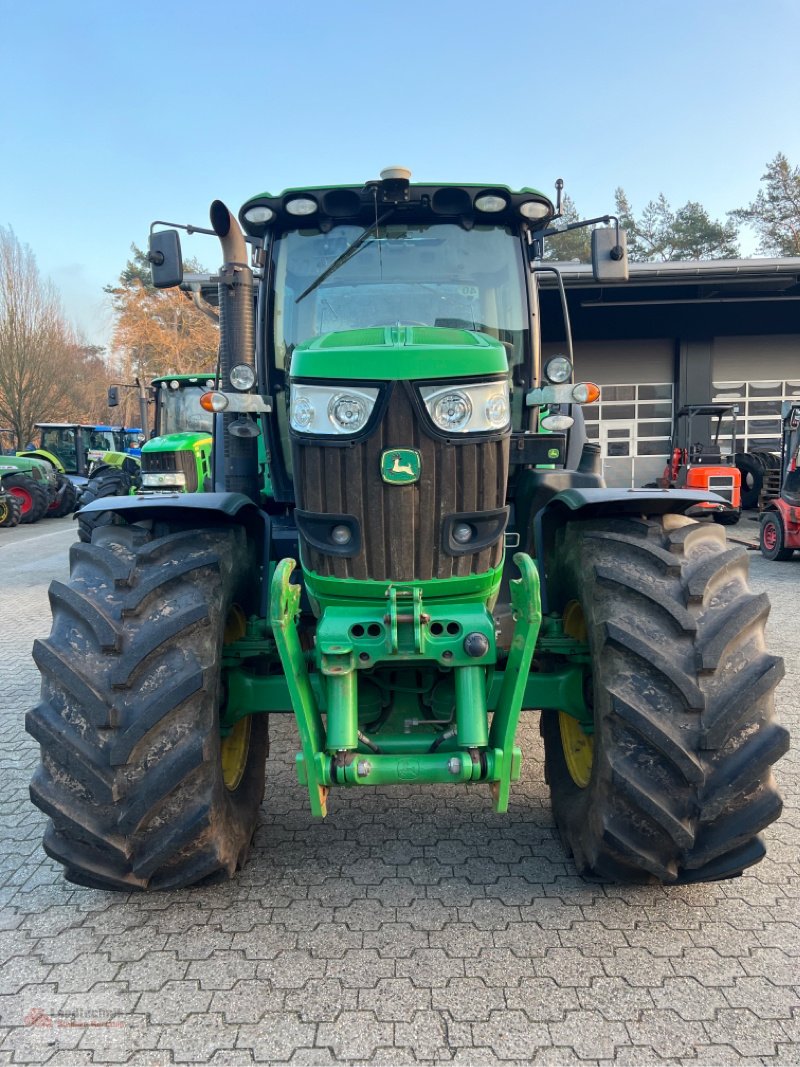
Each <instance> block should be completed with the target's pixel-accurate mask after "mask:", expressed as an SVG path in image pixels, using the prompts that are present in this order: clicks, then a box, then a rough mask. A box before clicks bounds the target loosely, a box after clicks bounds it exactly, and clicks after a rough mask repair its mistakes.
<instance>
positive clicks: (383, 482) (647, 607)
mask: <svg viewBox="0 0 800 1067" xmlns="http://www.w3.org/2000/svg"><path fill="white" fill-rule="evenodd" d="M409 179H410V175H409V173H408V172H406V171H403V170H402V169H400V168H395V169H392V170H391V171H384V172H383V174H382V175H381V177H380V179H377V180H375V181H369V182H367V183H366V184H365V185H354V186H347V187H314V188H307V189H292V190H289V191H287V192H284V193H282V194H280V195H278V196H273V195H270V194H266V193H265V194H263V195H260V196H256V197H254V198H253V199H251V200H250V201H248V202H247V203H246V204H245V205H244V206H243V207H242V209H241V211H240V213H239V221H237V219H236V218H235V217H234V216H233V215H232V214H231V213H230V212H229V210H228V209H227V208H226V207H225V206H224V205H223V204H222V203H221V202H220V201H215V202H214V203H213V204H212V207H211V227H212V230H213V232H214V233H215V234H216V235H217V236H218V237H219V240H220V242H221V245H222V256H223V261H224V262H223V266H222V268H221V269H220V271H219V275H218V285H219V307H220V341H221V345H220V376H219V383H220V387H218V388H211V389H209V390H208V391H207V393H206V394H205V395H204V396H203V397H202V399H201V404H202V407H203V409H204V410H205V411H208V412H214V413H216V414H217V415H218V416H220V418H218V419H217V420H216V423H215V430H214V462H213V463H212V466H211V473H210V475H209V479H210V483H209V491H206V492H187V493H174V494H172V493H167V494H162V493H153V494H152V495H145V496H142V495H137V496H130V497H126V498H117V499H114V500H113V501H107V500H104V501H102V502H101V501H98V502H97V503H96V504H90V505H89V506H88V507H89V509H93V508H95V509H98V510H99V509H100V508H103V509H108V508H112V509H113V511H114V513H115V514H116V515H117V516H118V518H119V523H118V524H115V525H111V526H107V527H105V528H103V529H98V530H97V531H96V532H95V533H94V535H93V538H92V541H91V543H90V544H76V545H74V546H73V548H72V554H71V576H70V579H69V581H68V582H66V583H62V582H59V581H55V582H53V584H52V586H51V589H50V601H51V605H52V610H53V624H52V630H51V633H50V636H49V637H48V638H47V639H46V640H41V641H37V642H36V644H35V646H34V658H35V660H36V663H37V665H38V667H39V670H40V672H41V675H42V692H41V700H40V702H39V703H38V704H37V706H36V707H35V708H33V709H32V710H31V711H30V712H29V714H28V718H27V729H28V731H29V732H30V733H31V734H32V735H33V737H34V738H36V739H37V740H38V742H39V743H40V745H41V753H42V759H41V763H40V765H39V768H38V770H37V771H36V773H35V776H34V778H33V781H32V784H31V796H32V798H33V801H34V803H35V804H36V805H37V806H38V807H39V808H41V809H42V810H43V811H44V812H45V813H46V814H47V815H48V816H49V819H50V821H49V824H48V827H47V830H46V832H45V836H44V848H45V850H46V851H47V853H48V854H49V855H50V856H51V857H53V858H54V859H56V860H57V861H58V862H59V863H61V864H62V865H63V866H64V869H65V874H66V877H67V878H68V879H70V880H72V881H74V882H77V883H79V884H84V885H90V886H97V887H103V888H118V889H131V888H140V889H167V888H174V887H180V886H188V885H191V884H195V883H199V882H202V881H204V880H206V879H208V878H218V877H220V876H228V875H232V874H233V873H234V872H235V871H236V869H237V868H238V867H240V866H241V865H242V864H243V863H244V861H245V859H246V857H247V854H248V850H249V848H250V845H251V841H252V838H253V833H254V830H255V827H256V822H257V819H258V813H259V808H260V805H261V802H262V798H263V795H264V787H265V773H266V760H267V755H268V749H269V741H268V723H269V716H270V715H292V716H294V718H295V721H296V724H297V729H298V735H299V751H298V754H297V758H296V769H297V775H298V780H299V782H300V783H301V784H302V786H303V787H304V789H305V790H306V792H307V796H308V802H309V808H310V813H311V815H313V816H317V817H323V816H325V814H326V812H327V811H328V808H329V806H330V805H332V804H335V802H336V794H337V792H338V791H340V790H346V789H370V788H372V787H375V786H379V787H381V788H382V789H392V788H395V787H400V788H401V789H404V788H406V787H407V786H408V785H409V784H415V785H424V786H434V787H436V788H440V789H445V788H448V787H449V788H453V787H456V788H457V792H456V794H455V797H458V796H461V795H463V788H464V787H469V788H471V789H475V790H478V791H479V792H481V793H482V794H483V795H485V797H486V802H487V804H490V805H491V806H492V807H493V809H494V810H495V811H497V812H504V811H506V810H507V808H508V805H509V803H510V802H512V785H513V783H514V782H515V781H516V780H517V779H518V778H519V777H520V773H521V760H522V753H521V751H520V749H519V747H518V745H517V743H516V736H517V726H518V723H519V719H520V716H521V715H523V714H524V715H529V714H532V713H533V712H532V711H531V710H530V709H535V713H536V714H537V715H540V723H541V733H542V736H543V741H544V752H545V768H544V772H545V777H546V780H547V782H548V783H549V787H550V792H551V797H552V804H553V812H554V817H555V821H556V824H557V825H558V828H559V830H560V832H561V836H562V839H563V842H564V846H565V849H566V850H567V851H568V852H569V853H571V854H572V856H573V857H574V860H575V864H576V867H577V869H578V871H580V872H582V873H585V874H587V875H594V876H599V877H601V878H604V879H610V880H615V881H620V882H664V883H675V882H691V881H701V880H711V879H719V878H728V877H732V876H734V875H738V874H740V873H741V872H742V871H743V870H744V869H745V868H747V867H749V866H750V865H751V864H753V863H756V862H757V861H758V860H759V859H760V858H761V856H762V855H763V854H764V844H763V842H762V839H761V837H760V831H761V830H762V829H763V828H764V827H765V826H767V825H768V824H769V823H771V822H772V821H773V820H774V819H776V818H777V817H778V814H779V812H780V809H781V801H780V798H779V796H778V794H777V792H776V789H775V785H774V780H773V777H772V773H771V766H772V764H773V763H774V762H775V761H776V760H777V759H778V758H779V757H780V756H781V755H782V754H783V753H784V752H785V751H786V748H787V743H788V739H787V734H786V731H785V730H784V729H783V728H782V727H781V726H780V725H778V724H777V723H776V722H775V718H774V708H773V690H774V688H775V686H776V684H777V683H778V681H779V680H780V678H781V675H782V669H783V668H782V662H781V660H780V659H778V658H776V657H775V656H772V655H770V654H769V653H768V652H767V651H766V650H765V646H764V637H763V632H764V623H765V619H766V617H767V613H768V604H767V601H766V599H765V597H764V596H761V595H756V594H753V593H752V592H751V591H750V589H749V588H748V584H747V560H746V555H745V552H744V551H743V550H741V549H739V548H729V547H728V546H727V545H726V541H725V531H724V529H722V528H721V527H720V526H718V525H717V524H715V523H713V522H711V521H706V517H705V515H704V513H703V512H702V511H700V509H698V508H697V505H698V504H700V503H702V502H705V501H707V500H708V499H709V497H708V494H707V493H705V492H701V491H696V490H695V491H690V490H674V491H668V490H647V489H644V490H641V489H640V490H616V489H614V490H611V489H607V488H605V487H604V484H603V481H602V477H601V474H600V470H599V454H598V450H597V448H596V446H594V445H592V444H591V443H588V442H584V441H583V440H582V433H581V425H582V418H581V408H580V405H581V404H583V403H587V402H591V401H592V400H593V399H595V398H596V397H597V395H598V390H597V388H596V387H595V386H593V385H592V384H591V383H585V382H574V381H573V380H572V379H573V370H572V360H571V358H570V354H571V351H570V350H571V345H570V341H569V328H568V322H567V320H566V315H564V320H565V321H564V332H565V336H566V351H565V354H564V355H559V356H556V357H554V358H551V359H550V360H548V361H547V363H545V364H543V360H542V356H541V342H540V333H539V315H540V304H539V294H538V285H539V281H540V279H541V277H542V275H543V274H547V276H548V277H549V278H551V279H553V278H554V279H555V283H556V284H557V285H558V286H559V287H560V291H561V295H562V298H563V296H564V292H563V284H562V283H561V279H560V276H559V274H558V271H557V269H556V268H554V267H553V266H552V265H546V264H544V263H543V262H542V260H541V254H542V248H543V242H544V241H545V240H546V239H547V237H548V236H549V235H550V234H552V233H553V232H555V231H556V229H557V228H563V220H562V219H561V218H560V214H561V211H560V202H561V195H560V185H559V186H557V188H559V196H558V198H557V201H556V203H555V204H553V203H552V202H551V200H550V199H549V198H548V197H547V196H545V195H543V194H541V193H539V192H537V191H535V190H532V189H522V190H519V191H513V190H511V189H509V188H507V187H505V186H498V185H492V186H484V185H436V184H412V183H411V182H410V180H409ZM609 221H611V220H610V219H609V217H604V218H601V219H594V220H588V222H587V223H586V224H588V223H595V224H597V223H603V222H605V223H606V225H599V226H596V228H595V230H594V232H593V238H592V240H593V262H594V270H595V274H596V277H597V278H598V280H600V281H601V282H602V283H603V284H606V283H609V284H610V283H612V282H618V281H624V280H625V278H626V276H627V261H626V253H625V248H624V234H622V233H620V231H619V228H618V225H617V226H613V225H608V222H609ZM240 224H241V225H240ZM554 224H555V225H554ZM242 228H243V229H244V233H243V232H242ZM192 229H195V230H196V227H193V228H192ZM248 244H249V245H250V250H251V252H252V259H251V256H250V255H249V254H248ZM149 259H150V263H151V264H152V270H153V281H154V284H155V285H156V286H157V287H167V286H173V285H178V284H180V283H181V279H182V267H181V263H182V257H181V250H180V241H179V236H178V233H177V230H175V229H161V230H157V229H155V228H154V229H153V230H152V231H151V237H150V251H149ZM251 262H252V268H251V266H250V265H249V263H251ZM254 297H255V299H254ZM563 306H564V308H566V300H565V299H563ZM545 413H546V414H545ZM260 442H261V443H262V447H261V448H259V443H260ZM197 488H198V489H199V488H200V485H199V484H198V486H197ZM696 509H697V510H698V511H699V518H695V517H694V516H693V515H692V514H691V513H692V512H693V511H695V510H696Z"/></svg>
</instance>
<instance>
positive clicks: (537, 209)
mask: <svg viewBox="0 0 800 1067" xmlns="http://www.w3.org/2000/svg"><path fill="white" fill-rule="evenodd" d="M519 213H520V215H523V216H524V217H525V218H526V219H532V220H533V221H534V222H539V221H541V220H542V219H546V218H547V216H548V215H549V214H550V205H549V204H543V203H542V202H541V200H526V201H525V203H524V204H520V206H519Z"/></svg>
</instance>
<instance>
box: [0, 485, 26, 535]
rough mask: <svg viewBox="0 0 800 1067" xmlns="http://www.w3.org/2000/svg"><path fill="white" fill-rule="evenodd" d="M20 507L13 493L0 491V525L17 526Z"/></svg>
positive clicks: (20, 511) (20, 512)
mask: <svg viewBox="0 0 800 1067" xmlns="http://www.w3.org/2000/svg"><path fill="white" fill-rule="evenodd" d="M21 514H22V507H21V505H20V502H19V500H18V499H17V497H15V496H14V494H13V493H4V492H2V491H0V527H2V526H5V527H11V526H18V525H19V519H20V515H21Z"/></svg>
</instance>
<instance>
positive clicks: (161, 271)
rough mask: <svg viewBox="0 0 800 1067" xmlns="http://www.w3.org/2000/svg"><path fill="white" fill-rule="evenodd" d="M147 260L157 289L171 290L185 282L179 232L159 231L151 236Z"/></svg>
mask: <svg viewBox="0 0 800 1067" xmlns="http://www.w3.org/2000/svg"><path fill="white" fill-rule="evenodd" d="M148 247H149V251H148V253H147V258H148V260H149V262H150V270H151V273H152V276H153V285H154V286H155V287H156V289H171V288H172V287H173V286H174V285H180V284H181V282H182V281H183V259H182V257H181V239H180V237H179V236H178V231H177V230H157V231H156V232H155V233H151V234H150V242H149V246H148Z"/></svg>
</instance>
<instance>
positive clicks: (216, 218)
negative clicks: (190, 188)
mask: <svg viewBox="0 0 800 1067" xmlns="http://www.w3.org/2000/svg"><path fill="white" fill-rule="evenodd" d="M210 215H211V228H212V229H213V231H214V233H215V234H216V235H217V237H218V238H219V242H220V244H221V245H222V258H223V264H222V268H221V270H220V272H219V337H220V343H219V366H220V388H221V389H222V390H223V391H224V390H226V389H228V388H230V373H231V369H232V368H233V367H235V366H237V365H238V364H240V363H246V364H247V365H248V366H249V367H252V368H253V370H254V371H255V302H254V296H253V272H252V271H251V270H250V267H249V265H248V262H247V243H246V242H245V239H244V234H243V233H242V230H241V227H240V226H239V223H238V222H237V220H236V218H235V216H234V215H232V214H231V212H230V211H229V210H228V208H227V207H226V206H225V204H223V203H222V201H221V200H215V201H214V203H213V204H212V205H211V212H210ZM237 420H238V416H236V415H223V416H222V428H223V432H222V435H221V441H220V443H221V445H222V450H223V470H224V489H225V491H226V492H229V493H244V495H245V496H248V497H250V499H251V500H254V501H255V502H256V503H259V493H260V488H261V487H260V485H259V482H258V445H257V438H256V437H242V436H239V435H237V434H236V432H235V428H234V430H233V432H231V428H232V427H233V424H234V423H235V422H236V421H237ZM215 447H216V441H215Z"/></svg>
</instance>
